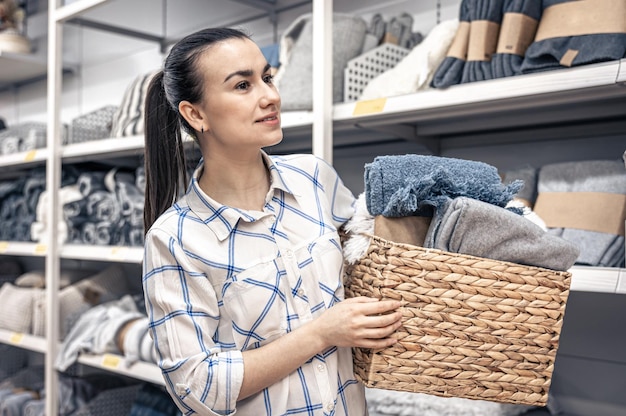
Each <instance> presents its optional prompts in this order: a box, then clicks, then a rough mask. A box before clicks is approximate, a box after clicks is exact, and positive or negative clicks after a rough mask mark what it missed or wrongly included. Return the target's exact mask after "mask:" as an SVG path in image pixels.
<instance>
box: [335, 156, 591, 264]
mask: <svg viewBox="0 0 626 416" xmlns="http://www.w3.org/2000/svg"><path fill="white" fill-rule="evenodd" d="M522 185H523V183H522V181H521V180H516V181H513V182H511V183H509V184H507V185H505V184H504V183H503V182H502V180H501V178H500V176H499V175H498V172H497V170H496V169H495V167H493V166H491V165H488V164H486V163H482V162H476V161H470V160H462V159H454V158H444V157H437V156H422V155H402V156H380V157H377V158H376V159H375V160H374V162H372V163H370V164H367V165H366V166H365V192H364V194H363V195H362V196H360V197H359V199H358V200H357V215H355V216H354V217H353V219H351V220H350V221H349V222H348V224H347V225H346V229H347V231H349V232H352V233H354V234H358V230H370V231H374V233H376V234H377V235H379V236H380V237H383V238H387V239H390V240H393V241H395V242H403V243H409V244H413V245H420V246H423V247H426V248H435V249H439V250H443V251H447V252H452V253H460V254H468V255H472V256H477V257H483V258H490V259H494V260H500V261H508V262H514V263H518V264H524V265H529V266H537V267H544V268H549V269H553V270H567V269H569V268H570V267H571V266H572V265H573V264H574V262H575V260H576V258H577V256H578V254H579V253H578V248H577V247H576V246H575V245H574V244H572V243H571V242H569V241H567V240H565V239H562V238H560V237H558V236H554V235H551V234H549V233H547V232H546V231H545V230H544V229H542V228H541V227H539V226H538V225H537V224H535V223H534V222H533V221H529V219H527V218H525V215H523V214H524V211H523V210H521V209H519V208H509V204H510V203H511V202H512V201H513V199H514V197H515V194H516V193H517V192H518V191H519V190H520V188H521V187H522ZM359 205H361V207H359ZM364 222H365V223H368V224H365V225H364V224H363V223H364ZM394 222H398V224H399V225H398V224H394ZM393 227H395V228H396V229H401V228H404V229H406V230H409V229H410V230H414V231H415V232H416V233H419V234H420V235H412V236H408V237H409V238H410V241H398V240H397V238H398V236H399V234H398V233H397V232H389V230H390V229H392V228H393ZM385 230H386V231H387V232H385ZM355 231H356V232H355ZM381 231H382V233H381ZM356 238H359V237H358V236H356ZM350 239H352V237H351V238H350ZM357 241H358V240H357ZM345 247H346V248H345V251H344V254H345V255H346V259H347V260H348V262H349V263H356V262H357V261H358V260H360V258H361V257H362V256H363V255H364V254H365V250H367V243H365V244H362V243H360V242H356V243H353V242H350V241H348V242H347V243H346V245H345Z"/></svg>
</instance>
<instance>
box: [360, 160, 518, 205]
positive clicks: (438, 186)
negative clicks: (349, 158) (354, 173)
mask: <svg viewBox="0 0 626 416" xmlns="http://www.w3.org/2000/svg"><path fill="white" fill-rule="evenodd" d="M364 176H365V200H366V204H367V209H368V211H369V213H370V214H371V215H374V216H376V215H384V216H386V217H403V216H410V215H421V216H432V215H433V210H434V209H437V208H438V207H440V206H442V205H443V204H444V203H446V202H447V201H449V200H450V199H454V198H456V197H460V196H467V197H470V198H474V199H478V200H481V201H484V202H487V203H490V204H493V205H497V206H500V207H505V206H506V204H507V203H508V202H510V201H511V200H512V199H513V197H514V196H515V193H516V192H517V191H519V189H520V188H521V187H522V186H523V182H522V181H514V182H512V183H510V184H508V185H504V184H503V183H502V180H501V179H500V176H499V175H498V171H497V169H496V168H495V167H493V166H491V165H489V164H487V163H483V162H477V161H472V160H463V159H454V158H446V157H439V156H428V155H414V154H407V155H398V156H378V157H376V158H375V159H374V161H373V162H372V163H368V164H366V165H365V175H364Z"/></svg>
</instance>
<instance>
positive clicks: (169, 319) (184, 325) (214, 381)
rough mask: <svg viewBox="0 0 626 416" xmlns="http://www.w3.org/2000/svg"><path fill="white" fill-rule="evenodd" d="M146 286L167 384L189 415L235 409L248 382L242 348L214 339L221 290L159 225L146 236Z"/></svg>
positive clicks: (144, 269) (181, 408)
mask: <svg viewBox="0 0 626 416" xmlns="http://www.w3.org/2000/svg"><path fill="white" fill-rule="evenodd" d="M142 282H143V289H144V296H145V299H146V310H147V313H148V317H149V319H150V333H151V335H152V338H153V340H154V344H155V348H156V353H157V357H158V364H159V367H160V368H161V370H162V373H163V377H164V380H165V387H166V388H167V390H168V392H169V393H170V395H171V396H172V398H173V399H174V401H175V403H176V404H177V406H178V407H179V408H180V410H181V411H182V412H183V414H185V415H193V414H196V413H198V414H203V415H230V414H233V413H234V412H235V410H236V409H235V407H236V402H237V397H238V396H239V391H240V389H241V384H242V382H243V371H244V368H243V358H242V355H241V352H240V351H233V350H228V351H226V350H225V349H224V348H222V346H221V345H218V344H216V343H215V342H214V341H213V334H214V333H215V332H216V330H217V328H218V325H219V321H220V316H219V309H218V303H217V296H216V294H215V291H214V289H213V286H212V285H211V284H210V282H209V280H208V279H207V276H206V275H205V273H203V272H202V271H201V270H200V268H199V267H196V266H195V264H194V261H193V259H190V258H189V256H187V254H186V253H185V251H184V250H183V248H182V247H181V246H180V244H179V243H178V241H177V239H176V238H174V237H172V236H170V235H169V234H168V233H167V232H165V231H163V230H160V229H158V228H157V229H154V228H153V229H152V230H151V231H150V232H149V233H148V235H147V236H146V242H145V253H144V263H143V279H142Z"/></svg>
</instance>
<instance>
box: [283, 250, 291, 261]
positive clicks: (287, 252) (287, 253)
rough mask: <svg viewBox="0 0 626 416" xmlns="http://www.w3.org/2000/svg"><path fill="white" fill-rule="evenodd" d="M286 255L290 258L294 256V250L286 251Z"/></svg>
mask: <svg viewBox="0 0 626 416" xmlns="http://www.w3.org/2000/svg"><path fill="white" fill-rule="evenodd" d="M285 256H287V258H288V259H290V258H292V257H293V251H291V250H287V251H285Z"/></svg>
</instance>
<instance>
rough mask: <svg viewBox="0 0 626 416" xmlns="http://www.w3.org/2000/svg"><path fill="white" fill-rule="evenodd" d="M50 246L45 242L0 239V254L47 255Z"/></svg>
mask: <svg viewBox="0 0 626 416" xmlns="http://www.w3.org/2000/svg"><path fill="white" fill-rule="evenodd" d="M47 251H48V247H47V246H46V245H45V244H40V243H30V242H21V241H0V255H3V256H35V257H43V256H45V255H46V253H47Z"/></svg>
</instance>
